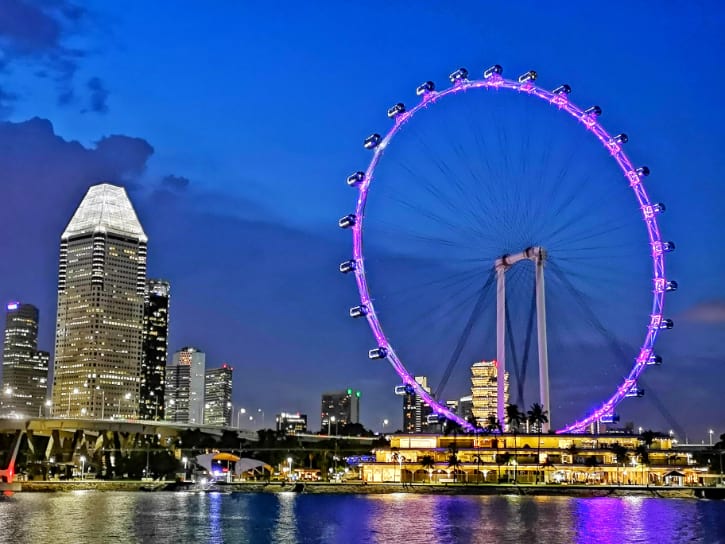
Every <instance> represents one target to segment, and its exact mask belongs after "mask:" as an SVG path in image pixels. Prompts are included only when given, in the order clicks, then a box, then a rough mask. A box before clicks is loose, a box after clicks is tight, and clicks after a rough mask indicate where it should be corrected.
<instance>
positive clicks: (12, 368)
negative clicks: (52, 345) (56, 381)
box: [0, 302, 50, 417]
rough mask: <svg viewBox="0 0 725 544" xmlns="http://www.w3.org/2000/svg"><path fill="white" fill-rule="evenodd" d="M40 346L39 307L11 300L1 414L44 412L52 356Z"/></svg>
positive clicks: (6, 333)
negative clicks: (40, 348) (50, 357)
mask: <svg viewBox="0 0 725 544" xmlns="http://www.w3.org/2000/svg"><path fill="white" fill-rule="evenodd" d="M37 348H38V309H37V308H36V307H35V306H33V305H31V304H20V303H19V302H11V303H10V304H8V305H7V314H6V317H5V340H4V342H3V377H2V392H1V393H0V413H1V414H2V415H5V416H18V417H33V416H35V417H37V416H39V415H42V414H43V409H44V408H43V404H44V403H45V400H46V396H47V394H48V359H49V356H48V352H46V351H38V349H37ZM46 411H47V410H46ZM44 415H50V414H49V413H45V414H44Z"/></svg>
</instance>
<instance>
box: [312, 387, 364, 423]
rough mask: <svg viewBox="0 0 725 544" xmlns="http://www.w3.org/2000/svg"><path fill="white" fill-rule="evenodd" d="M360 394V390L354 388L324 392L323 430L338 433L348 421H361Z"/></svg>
mask: <svg viewBox="0 0 725 544" xmlns="http://www.w3.org/2000/svg"><path fill="white" fill-rule="evenodd" d="M360 396H361V393H360V391H354V390H353V389H347V390H346V391H334V392H331V393H323V394H322V410H321V418H320V419H321V427H322V431H323V432H328V433H335V434H336V433H337V431H338V430H339V429H341V428H342V427H344V426H345V425H347V424H348V423H360ZM333 418H334V419H333Z"/></svg>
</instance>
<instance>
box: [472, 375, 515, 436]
mask: <svg viewBox="0 0 725 544" xmlns="http://www.w3.org/2000/svg"><path fill="white" fill-rule="evenodd" d="M505 380H506V381H505V382H504V405H506V404H508V398H509V375H508V372H506V377H505ZM471 397H472V403H473V408H472V413H473V417H475V418H476V421H477V422H478V424H479V425H481V426H485V425H486V420H487V419H488V417H489V416H495V415H496V414H497V407H498V364H497V363H496V361H480V362H478V363H474V364H473V365H472V366H471ZM501 425H503V422H501Z"/></svg>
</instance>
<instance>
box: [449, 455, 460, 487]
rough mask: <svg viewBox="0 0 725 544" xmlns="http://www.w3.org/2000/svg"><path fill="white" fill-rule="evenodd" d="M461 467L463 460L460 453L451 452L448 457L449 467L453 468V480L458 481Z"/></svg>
mask: <svg viewBox="0 0 725 544" xmlns="http://www.w3.org/2000/svg"><path fill="white" fill-rule="evenodd" d="M460 467H461V461H460V459H458V455H457V454H456V453H453V454H451V455H450V456H449V457H448V468H452V469H453V481H454V482H457V481H458V469H459V468H460Z"/></svg>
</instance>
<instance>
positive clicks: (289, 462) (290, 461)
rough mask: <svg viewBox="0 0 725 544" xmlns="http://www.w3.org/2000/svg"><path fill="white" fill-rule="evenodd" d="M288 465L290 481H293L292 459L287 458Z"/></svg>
mask: <svg viewBox="0 0 725 544" xmlns="http://www.w3.org/2000/svg"><path fill="white" fill-rule="evenodd" d="M287 465H288V466H289V479H290V480H291V479H292V458H291V457H288V458H287Z"/></svg>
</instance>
